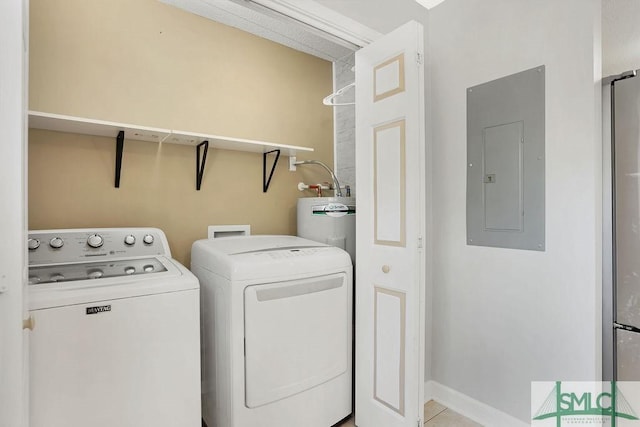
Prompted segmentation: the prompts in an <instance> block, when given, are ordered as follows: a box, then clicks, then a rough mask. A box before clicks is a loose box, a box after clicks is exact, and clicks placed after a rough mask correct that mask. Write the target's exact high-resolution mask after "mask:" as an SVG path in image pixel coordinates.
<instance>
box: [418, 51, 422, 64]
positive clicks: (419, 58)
mask: <svg viewBox="0 0 640 427" xmlns="http://www.w3.org/2000/svg"><path fill="white" fill-rule="evenodd" d="M422 60H423V58H422V54H421V53H420V52H416V62H417V63H418V65H422Z"/></svg>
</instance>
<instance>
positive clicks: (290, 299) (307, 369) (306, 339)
mask: <svg viewBox="0 0 640 427" xmlns="http://www.w3.org/2000/svg"><path fill="white" fill-rule="evenodd" d="M349 287H350V284H349V283H348V279H347V276H346V275H345V274H333V275H328V276H322V277H316V278H311V279H304V280H296V281H287V282H279V283H272V284H265V285H255V286H249V287H247V288H246V289H245V292H244V297H245V298H244V305H245V319H244V320H245V384H246V387H245V404H246V406H248V407H249V408H255V407H258V406H262V405H265V404H267V403H270V402H274V401H276V400H280V399H283V398H285V397H287V396H291V395H293V394H296V393H299V392H301V391H304V390H307V389H309V388H311V387H314V386H316V385H318V384H322V383H324V382H326V381H328V380H330V379H332V378H335V377H336V376H338V375H341V374H342V373H344V372H345V371H346V369H347V359H348V358H347V357H346V355H347V352H348V347H347V346H349V345H350V342H349V338H348V331H349V328H350V322H351V316H350V314H349V298H348V292H349Z"/></svg>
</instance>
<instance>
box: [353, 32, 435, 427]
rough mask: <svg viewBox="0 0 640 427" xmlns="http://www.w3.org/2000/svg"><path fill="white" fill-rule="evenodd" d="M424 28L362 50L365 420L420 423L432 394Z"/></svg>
mask: <svg viewBox="0 0 640 427" xmlns="http://www.w3.org/2000/svg"><path fill="white" fill-rule="evenodd" d="M423 58H424V55H423V28H422V25H421V24H419V23H417V22H413V21H412V22H409V23H407V24H405V25H403V26H402V27H400V28H398V29H397V30H395V31H394V32H392V33H390V34H388V35H386V36H384V37H382V38H381V39H379V40H377V41H375V42H374V43H372V44H371V45H369V46H367V47H365V48H363V49H361V50H360V51H358V52H357V53H356V185H357V188H358V221H357V225H356V246H357V249H356V256H357V261H356V268H357V270H356V425H358V426H359V427H397V426H412V427H414V426H416V425H421V424H418V423H420V422H421V421H422V417H423V415H422V414H423V409H422V408H423V404H424V357H425V356H424V351H425V350H424V348H425V347H424V328H425V324H424V322H425V321H424V307H425V304H424V298H425V297H424V293H425V292H424V290H425V279H424V277H425V272H424V265H425V259H424V254H423V252H422V249H421V247H422V236H423V230H424V218H425V213H424V210H425V204H424V188H425V171H424V164H425V154H424V153H425V138H424V135H425V133H424V128H425V114H424V111H425V109H424V67H423V65H422V63H423V60H422V59H423Z"/></svg>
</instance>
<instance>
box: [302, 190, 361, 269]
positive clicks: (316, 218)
mask: <svg viewBox="0 0 640 427" xmlns="http://www.w3.org/2000/svg"><path fill="white" fill-rule="evenodd" d="M298 236H300V237H304V238H305V239H309V240H314V241H316V242H320V243H326V244H328V245H331V246H337V247H339V248H341V249H344V250H345V251H347V252H348V253H349V255H350V256H351V262H352V263H354V264H355V261H356V199H355V197H303V198H300V199H298Z"/></svg>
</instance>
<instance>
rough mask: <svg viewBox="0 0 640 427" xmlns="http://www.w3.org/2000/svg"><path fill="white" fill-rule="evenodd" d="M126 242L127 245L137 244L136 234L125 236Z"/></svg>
mask: <svg viewBox="0 0 640 427" xmlns="http://www.w3.org/2000/svg"><path fill="white" fill-rule="evenodd" d="M124 244H125V245H127V246H133V245H135V244H136V236H134V235H133V234H129V235H128V236H125V238H124Z"/></svg>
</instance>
